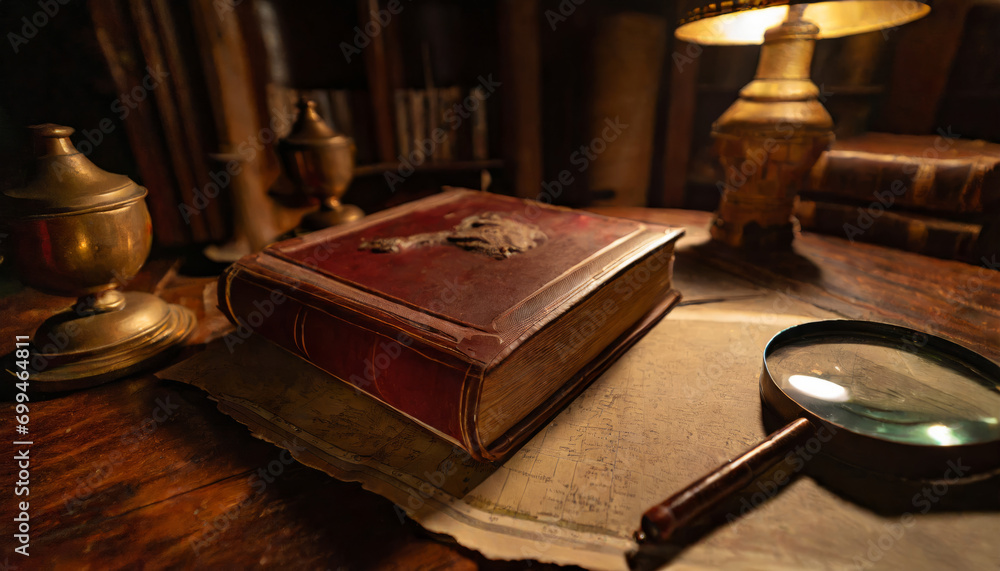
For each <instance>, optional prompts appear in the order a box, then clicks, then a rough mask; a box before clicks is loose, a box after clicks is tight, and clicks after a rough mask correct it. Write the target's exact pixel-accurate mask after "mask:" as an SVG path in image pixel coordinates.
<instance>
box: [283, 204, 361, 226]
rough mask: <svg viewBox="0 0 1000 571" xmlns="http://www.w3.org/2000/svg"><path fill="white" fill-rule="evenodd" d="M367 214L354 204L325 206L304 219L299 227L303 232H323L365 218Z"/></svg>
mask: <svg viewBox="0 0 1000 571" xmlns="http://www.w3.org/2000/svg"><path fill="white" fill-rule="evenodd" d="M364 215H365V213H364V212H363V211H362V210H361V209H360V208H358V207H357V206H354V205H353V204H341V203H340V202H337V203H336V204H333V205H331V206H327V205H325V204H324V205H323V206H322V207H321V208H320V209H319V210H316V211H313V212H310V213H309V214H306V215H305V216H303V217H302V221H301V222H300V223H299V225H300V226H301V227H302V229H303V230H308V231H312V230H322V229H323V228H329V227H330V226H337V225H339V224H346V223H348V222H353V221H355V220H358V219H360V218H363V217H364Z"/></svg>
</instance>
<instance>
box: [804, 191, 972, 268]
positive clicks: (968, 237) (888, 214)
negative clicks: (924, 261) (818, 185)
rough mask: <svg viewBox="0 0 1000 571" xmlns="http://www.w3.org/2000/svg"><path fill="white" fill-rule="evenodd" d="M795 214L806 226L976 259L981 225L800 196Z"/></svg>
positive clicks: (852, 238)
mask: <svg viewBox="0 0 1000 571" xmlns="http://www.w3.org/2000/svg"><path fill="white" fill-rule="evenodd" d="M795 217H796V218H797V219H798V220H799V224H800V225H801V226H802V229H803V230H807V231H811V232H818V233H821V234H829V235H832V236H840V237H841V238H846V239H848V240H850V241H852V242H853V241H855V240H857V241H859V242H870V243H874V244H882V245H884V246H892V247H893V248H898V249H900V250H907V251H910V252H916V253H918V254H924V255H927V256H934V257H937V258H945V259H953V260H971V259H973V257H974V256H973V255H972V252H973V249H974V248H975V246H976V243H977V240H978V239H979V235H980V233H981V232H982V226H981V225H979V224H972V223H968V222H956V221H953V220H942V219H940V218H935V217H932V216H923V215H920V214H914V213H912V212H904V211H900V210H892V211H890V210H886V209H884V208H881V209H880V208H872V207H871V205H870V204H866V205H864V206H861V205H848V204H838V203H830V202H819V201H812V200H801V201H799V203H798V204H797V205H796V206H795Z"/></svg>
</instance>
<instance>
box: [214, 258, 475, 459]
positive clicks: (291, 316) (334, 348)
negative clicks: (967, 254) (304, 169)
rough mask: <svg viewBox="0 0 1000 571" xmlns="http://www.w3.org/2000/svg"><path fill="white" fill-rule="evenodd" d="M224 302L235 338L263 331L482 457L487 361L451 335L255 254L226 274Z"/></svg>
mask: <svg viewBox="0 0 1000 571" xmlns="http://www.w3.org/2000/svg"><path fill="white" fill-rule="evenodd" d="M219 306H220V309H221V310H222V312H223V313H224V314H225V315H226V317H228V318H229V320H230V321H232V322H233V323H234V324H236V325H237V330H236V331H235V332H234V333H232V334H231V335H233V336H235V337H231V338H230V340H228V341H227V342H230V343H239V341H240V340H241V339H246V338H247V337H249V336H250V335H251V334H259V335H261V336H262V337H264V338H266V339H268V340H269V341H271V342H273V343H275V344H277V345H279V346H281V347H283V348H284V349H286V350H288V351H290V352H292V353H294V354H296V355H298V356H299V357H301V358H303V359H305V360H306V361H309V362H310V363H312V364H313V365H315V366H317V367H318V368H320V369H322V370H324V371H325V372H327V373H329V374H330V375H332V376H333V377H335V378H336V379H338V380H340V381H342V382H345V383H347V384H349V385H352V386H354V387H355V388H356V389H357V390H358V391H361V392H363V393H365V394H368V395H369V396H371V397H373V398H375V399H376V400H378V401H380V402H382V403H384V404H385V405H387V406H389V407H391V408H393V409H395V410H397V411H399V412H401V413H402V414H405V415H406V416H408V417H410V418H411V419H413V420H414V421H416V422H417V423H418V424H421V425H422V426H424V427H425V428H428V429H430V430H431V431H432V432H434V433H436V434H438V435H439V436H441V437H443V438H445V439H446V440H449V441H451V442H453V443H455V444H457V445H459V446H461V447H462V448H464V449H465V450H467V451H468V452H469V453H471V454H472V455H473V456H475V457H477V458H480V459H481V458H482V451H480V450H478V447H477V446H476V445H475V444H473V442H472V439H471V438H470V435H469V434H468V433H467V427H468V426H470V422H469V419H470V418H472V416H473V412H474V411H473V410H472V408H473V404H474V403H471V400H473V399H471V398H470V395H475V394H477V391H478V387H479V383H481V381H482V367H481V366H479V365H477V364H475V363H470V362H469V360H468V359H463V358H462V356H460V355H458V354H456V353H457V352H455V351H449V350H448V347H447V342H445V341H443V340H437V339H434V338H433V336H431V335H428V334H427V333H426V332H424V331H421V329H420V328H419V327H417V326H409V327H407V326H405V325H401V324H399V323H394V320H393V319H392V316H391V315H379V314H378V312H377V311H375V310H373V311H364V310H362V309H359V308H357V307H354V304H352V303H351V301H350V300H346V299H334V298H331V297H330V296H329V295H328V294H326V295H324V294H323V293H322V291H320V290H319V289H317V288H316V287H314V286H309V285H308V284H305V282H299V284H296V283H294V282H292V283H289V280H288V279H287V278H286V279H284V280H282V279H279V277H278V276H272V275H269V272H268V271H267V270H265V269H263V268H260V267H254V265H253V261H252V259H251V260H250V262H249V263H246V262H240V263H237V264H235V265H233V266H232V267H230V268H229V269H228V270H227V271H226V273H224V274H223V275H222V277H221V278H220V283H219ZM275 382H281V379H275Z"/></svg>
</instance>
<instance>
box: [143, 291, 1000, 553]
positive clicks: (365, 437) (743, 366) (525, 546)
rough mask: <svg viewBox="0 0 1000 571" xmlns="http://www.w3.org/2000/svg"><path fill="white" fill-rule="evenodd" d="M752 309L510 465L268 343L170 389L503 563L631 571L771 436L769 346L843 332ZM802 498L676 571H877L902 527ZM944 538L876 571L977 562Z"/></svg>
mask: <svg viewBox="0 0 1000 571" xmlns="http://www.w3.org/2000/svg"><path fill="white" fill-rule="evenodd" d="M726 293H727V294H732V293H733V292H726ZM729 297H730V298H732V296H731V295H730V296H729ZM736 297H738V298H740V299H737V300H735V301H724V302H714V301H713V300H710V299H706V300H701V301H699V300H690V301H689V302H688V305H686V306H681V307H678V308H675V309H674V310H673V311H672V312H671V313H670V314H668V316H667V317H666V318H665V319H664V320H663V321H662V322H661V323H660V324H659V325H658V326H657V327H655V328H654V329H653V330H652V331H650V333H649V334H648V335H647V336H646V337H645V338H643V339H642V340H641V341H640V342H639V343H638V344H637V345H636V346H635V347H633V348H632V349H631V350H630V351H629V352H628V353H627V354H626V355H625V356H624V357H622V358H621V360H619V361H618V362H617V363H616V364H615V365H614V366H613V367H612V368H611V369H609V370H608V372H606V373H605V374H604V375H603V376H602V377H600V378H599V379H598V380H597V381H595V382H594V383H593V384H592V385H591V386H590V387H589V388H588V389H587V390H586V391H585V392H584V393H583V394H582V395H581V396H580V397H578V398H577V399H576V400H575V401H574V402H573V403H572V404H571V405H570V406H568V407H567V408H566V409H565V410H563V411H562V412H561V413H560V414H559V415H558V416H556V417H555V419H554V420H553V421H552V422H550V423H549V424H548V425H547V426H546V427H545V428H543V429H542V430H541V431H539V432H538V433H537V434H536V435H535V436H534V437H533V438H532V439H531V440H530V441H529V442H528V443H527V444H526V445H525V446H523V447H522V448H521V449H520V450H519V451H517V452H516V453H515V454H514V455H513V456H511V457H510V458H509V459H507V460H506V461H505V462H503V463H498V464H493V465H484V464H479V463H476V462H474V461H472V460H470V459H469V458H468V457H467V455H465V453H464V452H462V451H461V450H459V449H457V448H453V447H452V446H451V445H450V444H449V443H447V442H445V441H443V440H441V439H438V438H437V437H435V436H433V435H431V434H430V433H429V432H427V431H425V430H423V429H421V428H419V427H416V426H414V425H412V424H411V423H410V422H409V421H407V420H406V419H405V418H403V417H402V416H401V415H398V414H396V413H395V412H394V411H392V410H389V409H387V408H384V407H382V406H381V405H379V404H377V403H376V402H374V401H372V400H371V399H369V398H368V397H365V396H363V395H358V394H356V393H355V392H354V391H353V389H352V388H350V387H348V386H346V385H343V384H341V383H338V382H331V380H330V378H329V377H328V376H326V375H325V374H324V373H322V372H320V371H318V370H317V369H314V368H312V367H311V366H310V365H308V364H306V363H304V362H303V361H301V360H299V359H298V358H296V357H294V356H292V355H290V354H287V353H285V352H283V351H282V350H281V349H278V348H276V347H273V346H271V345H270V344H268V343H266V342H263V341H253V342H252V343H246V344H244V345H242V346H240V348H238V349H237V351H236V353H234V354H230V353H229V352H228V350H227V349H226V348H225V347H224V346H222V345H221V344H216V345H213V346H210V347H209V349H208V350H206V351H205V352H204V353H201V354H199V355H197V356H195V357H194V358H193V359H191V360H189V361H187V362H184V363H181V364H179V365H176V366H174V367H173V368H171V369H168V370H166V371H164V372H163V373H161V374H160V375H159V376H161V377H163V378H168V379H174V380H179V381H184V382H187V383H191V384H194V385H197V386H200V387H202V388H203V389H204V390H206V391H207V392H208V393H209V394H211V395H212V396H213V398H215V399H217V400H218V401H219V407H220V409H221V410H222V411H223V412H226V413H227V414H229V415H231V416H233V417H235V418H236V419H238V420H239V421H241V422H243V423H244V424H246V425H248V426H249V427H250V428H251V430H253V432H254V433H255V434H256V435H257V436H259V437H261V438H264V439H266V440H269V441H271V442H274V443H276V444H278V445H285V446H286V447H287V443H288V442H295V441H296V440H297V442H298V443H303V444H304V445H305V447H306V448H308V450H307V451H306V452H302V453H298V454H296V457H297V459H298V460H299V461H301V462H303V463H304V464H307V465H310V466H313V467H315V468H317V469H320V470H323V471H325V472H327V473H328V474H330V475H331V476H333V477H336V478H339V479H342V480H348V481H357V482H361V484H362V485H363V486H364V487H365V488H367V489H369V490H371V491H373V492H375V493H377V494H380V495H382V496H384V497H386V498H388V499H390V500H392V501H393V502H394V503H395V504H396V505H397V506H399V509H400V516H401V517H402V513H403V512H405V513H406V514H407V515H408V516H409V517H412V518H413V519H414V520H416V521H417V522H419V523H420V524H421V525H423V526H424V527H425V528H427V529H428V530H430V531H433V532H438V533H442V534H447V535H450V536H452V537H454V538H455V540H456V541H458V542H459V543H461V544H463V545H466V546H468V547H471V548H473V549H477V550H479V551H481V552H482V553H483V554H484V555H486V556H487V557H491V558H497V559H527V560H541V561H549V562H556V563H562V564H575V565H579V566H582V567H585V568H588V569H625V568H627V567H626V559H625V554H626V552H628V551H629V550H631V549H633V548H634V547H635V544H634V542H633V541H632V539H631V534H632V532H633V531H634V530H635V528H636V526H637V524H638V522H639V517H640V515H641V514H642V512H643V511H644V510H645V509H646V508H648V507H649V506H651V505H653V504H655V503H658V502H659V501H661V500H663V499H664V498H665V497H667V496H669V495H671V494H672V493H674V492H676V491H678V490H679V489H681V488H683V487H684V486H685V485H686V484H687V483H689V482H691V481H692V480H693V479H696V478H698V477H700V476H702V475H703V474H704V473H705V472H706V471H708V470H711V469H712V468H714V467H716V466H717V465H719V464H721V463H723V462H725V461H727V460H729V459H731V458H733V457H735V456H737V455H738V454H740V453H741V452H743V451H744V450H746V449H747V448H749V447H751V446H753V445H754V444H755V443H756V442H758V441H759V440H760V439H761V438H762V437H763V436H764V435H765V434H766V430H765V429H764V427H763V426H762V422H761V404H760V399H759V393H758V377H759V374H760V367H761V355H762V351H763V348H764V345H765V344H766V342H767V341H768V339H769V338H770V337H771V336H772V335H773V334H774V333H776V332H777V331H779V330H781V329H783V328H785V327H788V326H791V325H794V324H796V323H800V322H803V321H811V320H816V319H823V318H830V317H833V316H831V315H829V314H825V313H823V312H821V311H820V310H818V309H817V308H815V307H814V306H811V305H808V304H804V303H801V302H797V301H795V300H793V299H792V298H791V297H788V296H783V295H781V294H774V293H763V292H761V291H760V290H757V291H749V292H748V291H747V290H744V291H743V292H742V293H741V294H740V295H737V296H736ZM253 403H270V404H269V405H268V406H266V407H261V406H258V405H255V404H253ZM296 448H301V446H299V445H296ZM787 488H788V489H787V490H783V491H782V493H781V494H780V496H779V497H777V498H775V499H774V501H767V502H764V503H763V505H761V506H759V507H758V508H757V509H754V510H752V511H751V512H749V513H740V514H739V516H740V517H739V518H738V519H737V518H734V520H735V521H734V522H733V523H732V524H731V525H726V526H723V527H722V528H721V529H719V530H718V531H716V532H715V533H712V534H710V535H708V536H707V537H705V538H703V539H701V540H699V541H698V542H697V543H696V544H695V545H694V546H692V547H691V548H689V549H686V550H684V552H683V553H681V554H680V555H678V556H676V557H675V558H674V559H673V560H672V568H680V569H707V568H719V567H723V568H742V569H801V568H804V567H805V568H858V567H859V566H860V568H868V566H867V565H869V564H870V565H874V563H872V561H871V557H869V556H868V555H866V550H869V547H868V541H869V540H879V539H881V537H882V535H883V534H884V533H885V532H884V529H886V528H885V526H887V525H891V524H892V523H893V522H894V521H896V520H897V519H898V517H897V518H884V517H880V516H876V515H874V514H872V513H871V512H869V511H868V510H866V509H864V508H862V507H859V506H857V505H855V504H852V503H849V502H847V501H845V500H843V499H840V498H839V497H837V496H836V495H834V494H833V493H831V492H829V491H828V490H826V489H825V488H823V487H822V486H820V485H819V484H817V483H816V482H815V481H813V480H812V479H810V478H800V479H798V480H794V481H793V482H792V483H791V484H789V485H788V486H787ZM943 517H944V518H945V520H947V519H948V518H949V517H953V516H949V515H945V516H943ZM970 517H972V518H973V519H974V516H968V515H967V516H964V519H963V520H962V523H963V524H964V525H963V526H962V527H963V529H964V528H966V527H967V528H968V530H967V531H966V532H965V533H966V537H967V538H968V540H969V541H970V542H972V543H977V542H992V541H995V538H993V537H992V533H993V531H991V530H989V529H987V528H986V527H985V526H983V527H977V526H976V523H975V521H971V520H970V519H969V518H970ZM791 521H794V522H795V524H794V525H790V524H789V522H791ZM938 525H947V521H940V522H939V524H935V525H934V526H930V525H926V524H925V525H924V526H923V527H921V526H916V527H914V528H912V529H910V530H908V533H907V534H906V535H905V536H903V537H902V538H900V539H898V545H897V547H898V549H892V550H886V551H885V553H884V554H882V553H881V552H880V554H879V558H878V565H876V566H875V567H876V568H877V567H885V566H887V567H889V568H892V567H894V565H893V560H894V558H896V557H902V556H903V554H907V556H908V557H913V556H914V553H917V554H919V555H921V556H923V557H925V558H927V560H929V561H932V562H933V561H935V560H940V562H941V563H942V565H947V566H954V565H956V564H960V562H961V561H962V558H963V556H964V555H963V553H962V552H961V550H956V549H952V548H948V547H947V546H946V545H944V546H942V545H940V544H938V543H936V542H935V541H934V534H935V529H937V526H938ZM831 529H836V533H830V530H831ZM816 537H825V538H827V539H826V540H824V541H822V542H817V541H816V540H815V538H816ZM894 541H897V540H894ZM983 544H984V545H987V544H989V543H983ZM838 561H839V562H840V563H834V562H838Z"/></svg>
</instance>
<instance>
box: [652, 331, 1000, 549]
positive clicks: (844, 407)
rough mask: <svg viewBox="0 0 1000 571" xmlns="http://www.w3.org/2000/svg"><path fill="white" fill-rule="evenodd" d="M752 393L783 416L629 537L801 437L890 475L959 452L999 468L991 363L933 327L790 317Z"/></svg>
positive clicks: (661, 531)
mask: <svg viewBox="0 0 1000 571" xmlns="http://www.w3.org/2000/svg"><path fill="white" fill-rule="evenodd" d="M760 394H761V400H762V401H763V402H764V404H765V405H766V406H767V407H768V408H769V409H771V410H772V411H773V412H774V413H775V414H777V416H778V417H780V418H781V419H782V420H783V421H784V422H788V424H787V425H786V426H785V427H784V428H782V429H780V430H778V431H776V432H774V433H773V434H771V435H769V436H768V437H767V439H765V440H764V441H763V442H761V443H760V444H758V445H757V446H756V447H754V448H753V449H752V450H750V451H748V452H746V453H745V454H743V455H742V456H740V457H739V458H736V459H735V460H732V461H730V462H728V463H726V464H724V465H722V466H720V467H719V468H716V469H715V470H714V471H713V472H712V473H710V474H708V475H707V476H705V477H703V478H701V479H700V480H698V481H696V482H694V483H692V484H691V485H689V486H688V487H687V488H685V489H684V490H682V491H680V492H678V493H677V494H674V495H673V496H671V497H670V498H668V499H666V500H665V501H664V502H663V503H661V504H659V505H656V506H653V507H652V508H650V509H649V510H647V511H646V513H645V514H643V516H642V521H641V523H640V529H639V530H638V531H636V532H635V538H636V540H637V541H638V542H639V543H644V542H655V541H663V540H666V539H667V538H669V537H670V535H671V534H672V533H673V532H674V531H675V530H677V529H678V528H680V527H682V526H684V525H685V524H686V523H688V522H690V521H692V520H693V519H695V518H696V517H697V516H699V515H701V514H702V513H704V512H706V511H708V510H709V509H710V508H711V507H713V506H714V505H716V504H717V503H719V502H720V501H722V500H724V499H725V498H727V497H729V496H730V495H731V494H734V493H736V492H738V491H739V490H741V489H743V488H745V487H747V486H748V485H750V484H751V483H752V482H753V481H754V479H755V478H756V477H757V476H759V475H760V474H762V473H763V472H765V471H767V469H768V468H770V467H771V466H773V465H774V464H776V463H777V462H778V460H780V459H782V458H784V457H785V456H786V455H787V454H788V453H789V452H790V451H792V450H793V449H795V448H796V446H799V445H801V444H803V443H804V442H806V441H807V440H809V441H810V442H809V445H810V447H814V448H819V449H818V450H815V452H822V453H826V454H829V455H831V456H833V457H835V458H837V459H839V460H841V461H843V462H845V463H847V464H852V465H854V466H858V467H860V468H864V469H867V470H874V471H878V472H884V473H889V474H893V475H895V476H898V477H901V478H910V479H940V478H942V475H943V474H945V472H946V471H947V469H948V468H949V466H950V465H949V462H952V463H954V462H956V461H958V460H961V465H962V466H963V467H967V468H968V469H969V472H968V474H973V473H975V474H982V473H985V472H991V471H994V470H997V469H998V468H1000V367H998V366H997V364H996V363H994V362H992V361H990V360H989V359H986V358H985V357H983V356H982V355H979V354H978V353H975V352H973V351H970V350H969V349H966V348H964V347H962V346H960V345H957V344H955V343H952V342H951V341H947V340H945V339H942V338H940V337H936V336H933V335H929V334H926V333H921V332H919V331H915V330H913V329H908V328H905V327H897V326H894V325H887V324H882V323H873V322H868V321H850V320H834V321H817V322H812V323H804V324H802V325H796V326H794V327H790V328H788V329H785V330H784V331H782V332H780V333H778V334H777V335H775V336H774V337H773V338H772V339H771V341H770V342H768V344H767V347H766V348H765V349H764V366H763V370H762V372H761V375H760ZM812 440H815V442H812ZM810 452H814V450H812V449H811V450H810ZM951 465H954V464H951ZM968 474H966V475H968Z"/></svg>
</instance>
